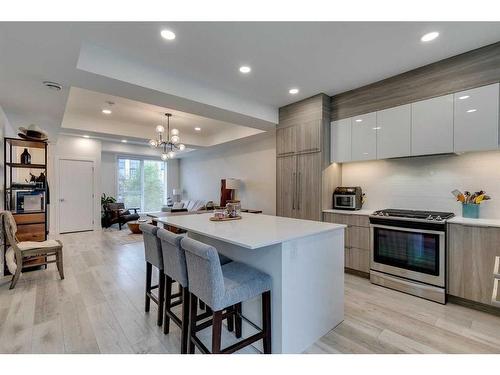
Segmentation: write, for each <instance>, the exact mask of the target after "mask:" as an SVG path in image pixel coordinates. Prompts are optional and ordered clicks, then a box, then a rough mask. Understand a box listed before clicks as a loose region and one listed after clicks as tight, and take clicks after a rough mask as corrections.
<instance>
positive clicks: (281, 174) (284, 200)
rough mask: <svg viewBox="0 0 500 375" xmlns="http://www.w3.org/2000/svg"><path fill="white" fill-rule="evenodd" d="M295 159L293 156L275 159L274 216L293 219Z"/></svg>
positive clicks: (295, 186) (295, 177)
mask: <svg viewBox="0 0 500 375" xmlns="http://www.w3.org/2000/svg"><path fill="white" fill-rule="evenodd" d="M296 181H297V158H296V157H295V156H294V155H291V156H283V157H279V158H277V159H276V192H277V194H276V214H277V215H278V216H285V217H295V207H296V202H295V200H296V199H297V196H296V192H295V190H296V188H297V185H296Z"/></svg>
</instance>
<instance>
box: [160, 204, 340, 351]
mask: <svg viewBox="0 0 500 375" xmlns="http://www.w3.org/2000/svg"><path fill="white" fill-rule="evenodd" d="M210 216H212V213H206V214H200V215H185V216H169V217H161V218H158V221H159V222H160V223H163V224H168V225H170V226H174V227H177V228H181V229H185V230H187V232H188V236H189V237H191V238H194V239H196V240H199V241H202V242H204V243H207V244H210V245H213V246H214V247H215V248H216V249H217V251H219V252H220V253H221V254H224V255H226V256H228V257H229V258H231V259H233V260H235V261H239V262H242V263H246V264H249V265H251V266H253V267H256V268H258V269H260V270H262V271H263V272H266V273H268V274H269V275H271V277H272V280H273V284H272V288H273V289H272V290H271V300H272V303H271V314H272V326H271V328H272V349H273V353H301V352H302V351H304V350H305V349H307V348H308V347H309V346H311V345H312V344H313V343H314V342H316V341H317V340H318V339H319V338H320V337H322V336H323V335H325V334H326V333H327V332H329V331H330V330H331V329H333V328H334V327H335V326H337V325H338V324H339V323H340V322H342V320H343V319H344V228H345V225H341V224H331V223H324V222H317V221H309V220H298V219H291V218H284V217H277V216H270V215H262V214H258V215H256V214H245V213H243V214H242V219H241V220H235V221H225V222H213V221H210V220H209V218H210ZM243 315H244V316H245V317H246V318H247V319H249V320H250V321H252V322H253V323H255V324H256V325H258V326H261V300H260V298H255V299H253V300H251V301H248V302H245V303H243ZM254 332H255V329H254V328H253V327H252V326H251V325H250V324H248V323H247V322H245V320H243V337H245V336H247V335H250V334H252V333H254ZM260 345H261V344H260V342H259V343H258V345H256V347H257V348H258V349H261V348H260Z"/></svg>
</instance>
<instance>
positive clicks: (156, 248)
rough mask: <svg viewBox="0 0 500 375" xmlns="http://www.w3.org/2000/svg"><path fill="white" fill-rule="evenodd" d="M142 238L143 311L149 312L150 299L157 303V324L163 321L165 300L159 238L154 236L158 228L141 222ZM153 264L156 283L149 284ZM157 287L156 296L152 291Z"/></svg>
mask: <svg viewBox="0 0 500 375" xmlns="http://www.w3.org/2000/svg"><path fill="white" fill-rule="evenodd" d="M139 228H140V229H141V231H142V236H143V239H144V256H145V258H146V305H145V308H144V311H146V312H149V309H150V305H151V300H153V302H154V303H156V304H157V305H158V318H157V324H158V325H159V326H161V325H162V323H163V305H164V301H165V274H164V273H163V256H162V251H161V244H160V240H159V238H158V237H157V236H156V232H157V231H158V228H157V227H155V226H154V225H151V224H141V225H140V226H139ZM153 266H154V267H156V268H157V269H158V285H151V279H152V273H153ZM153 289H158V296H155V295H154V294H153V293H152V290H153Z"/></svg>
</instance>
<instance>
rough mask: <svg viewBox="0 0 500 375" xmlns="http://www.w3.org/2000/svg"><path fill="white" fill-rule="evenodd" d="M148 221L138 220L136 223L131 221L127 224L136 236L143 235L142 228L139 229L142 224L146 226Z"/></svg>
mask: <svg viewBox="0 0 500 375" xmlns="http://www.w3.org/2000/svg"><path fill="white" fill-rule="evenodd" d="M146 222H147V221H146V220H141V221H139V220H136V221H129V222H128V223H127V225H128V229H130V231H131V232H132V233H134V234H141V233H142V231H141V228H139V225H141V224H145V223H146Z"/></svg>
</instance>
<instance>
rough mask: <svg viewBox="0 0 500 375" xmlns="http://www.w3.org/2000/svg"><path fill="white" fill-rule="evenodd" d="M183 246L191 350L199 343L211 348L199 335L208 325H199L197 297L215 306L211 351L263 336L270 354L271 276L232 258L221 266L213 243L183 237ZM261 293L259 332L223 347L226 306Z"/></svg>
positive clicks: (202, 348)
mask: <svg viewBox="0 0 500 375" xmlns="http://www.w3.org/2000/svg"><path fill="white" fill-rule="evenodd" d="M181 247H182V248H183V249H184V251H185V255H186V264H187V270H188V273H187V274H188V280H189V291H190V293H191V301H190V317H191V324H190V326H189V339H190V340H189V352H190V353H194V350H195V346H196V347H197V348H198V349H199V350H200V351H201V352H202V353H210V351H209V350H208V348H207V347H206V346H205V345H204V344H203V343H202V342H201V341H200V339H199V338H198V337H197V336H196V332H198V331H200V330H201V329H203V328H205V327H206V326H203V325H199V326H197V325H196V320H195V316H196V304H197V300H198V298H201V299H203V301H204V302H205V303H206V304H207V305H208V306H209V307H210V308H211V309H212V310H213V318H212V352H211V353H214V354H215V353H224V354H225V353H234V352H235V351H237V350H240V349H241V348H243V347H245V346H248V345H250V344H252V343H254V342H256V341H258V340H261V339H262V340H263V346H264V353H266V354H270V353H271V352H272V350H271V284H272V280H271V277H270V276H269V275H267V274H265V273H264V272H261V271H259V270H257V269H255V268H253V267H250V266H248V265H246V264H243V263H239V262H231V263H228V264H225V265H223V266H221V265H220V263H219V259H218V253H217V250H216V249H215V248H214V247H213V246H209V245H206V244H204V243H202V242H199V241H196V240H193V239H191V238H187V237H185V238H183V239H182V240H181ZM259 295H262V329H261V330H260V332H258V333H256V334H254V335H252V336H250V337H248V338H246V339H243V340H241V341H239V342H237V343H235V344H233V345H231V346H228V347H227V348H224V349H222V348H221V333H222V320H223V319H224V318H225V316H226V315H227V314H228V312H227V311H226V312H224V310H226V309H228V308H230V307H231V306H241V305H240V304H241V302H244V301H247V300H250V299H252V298H254V297H257V296H259ZM193 307H194V308H193ZM229 313H231V311H230V312H229ZM237 313H238V315H239V316H240V317H242V316H241V312H240V311H239V309H237ZM242 318H243V317H242Z"/></svg>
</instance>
